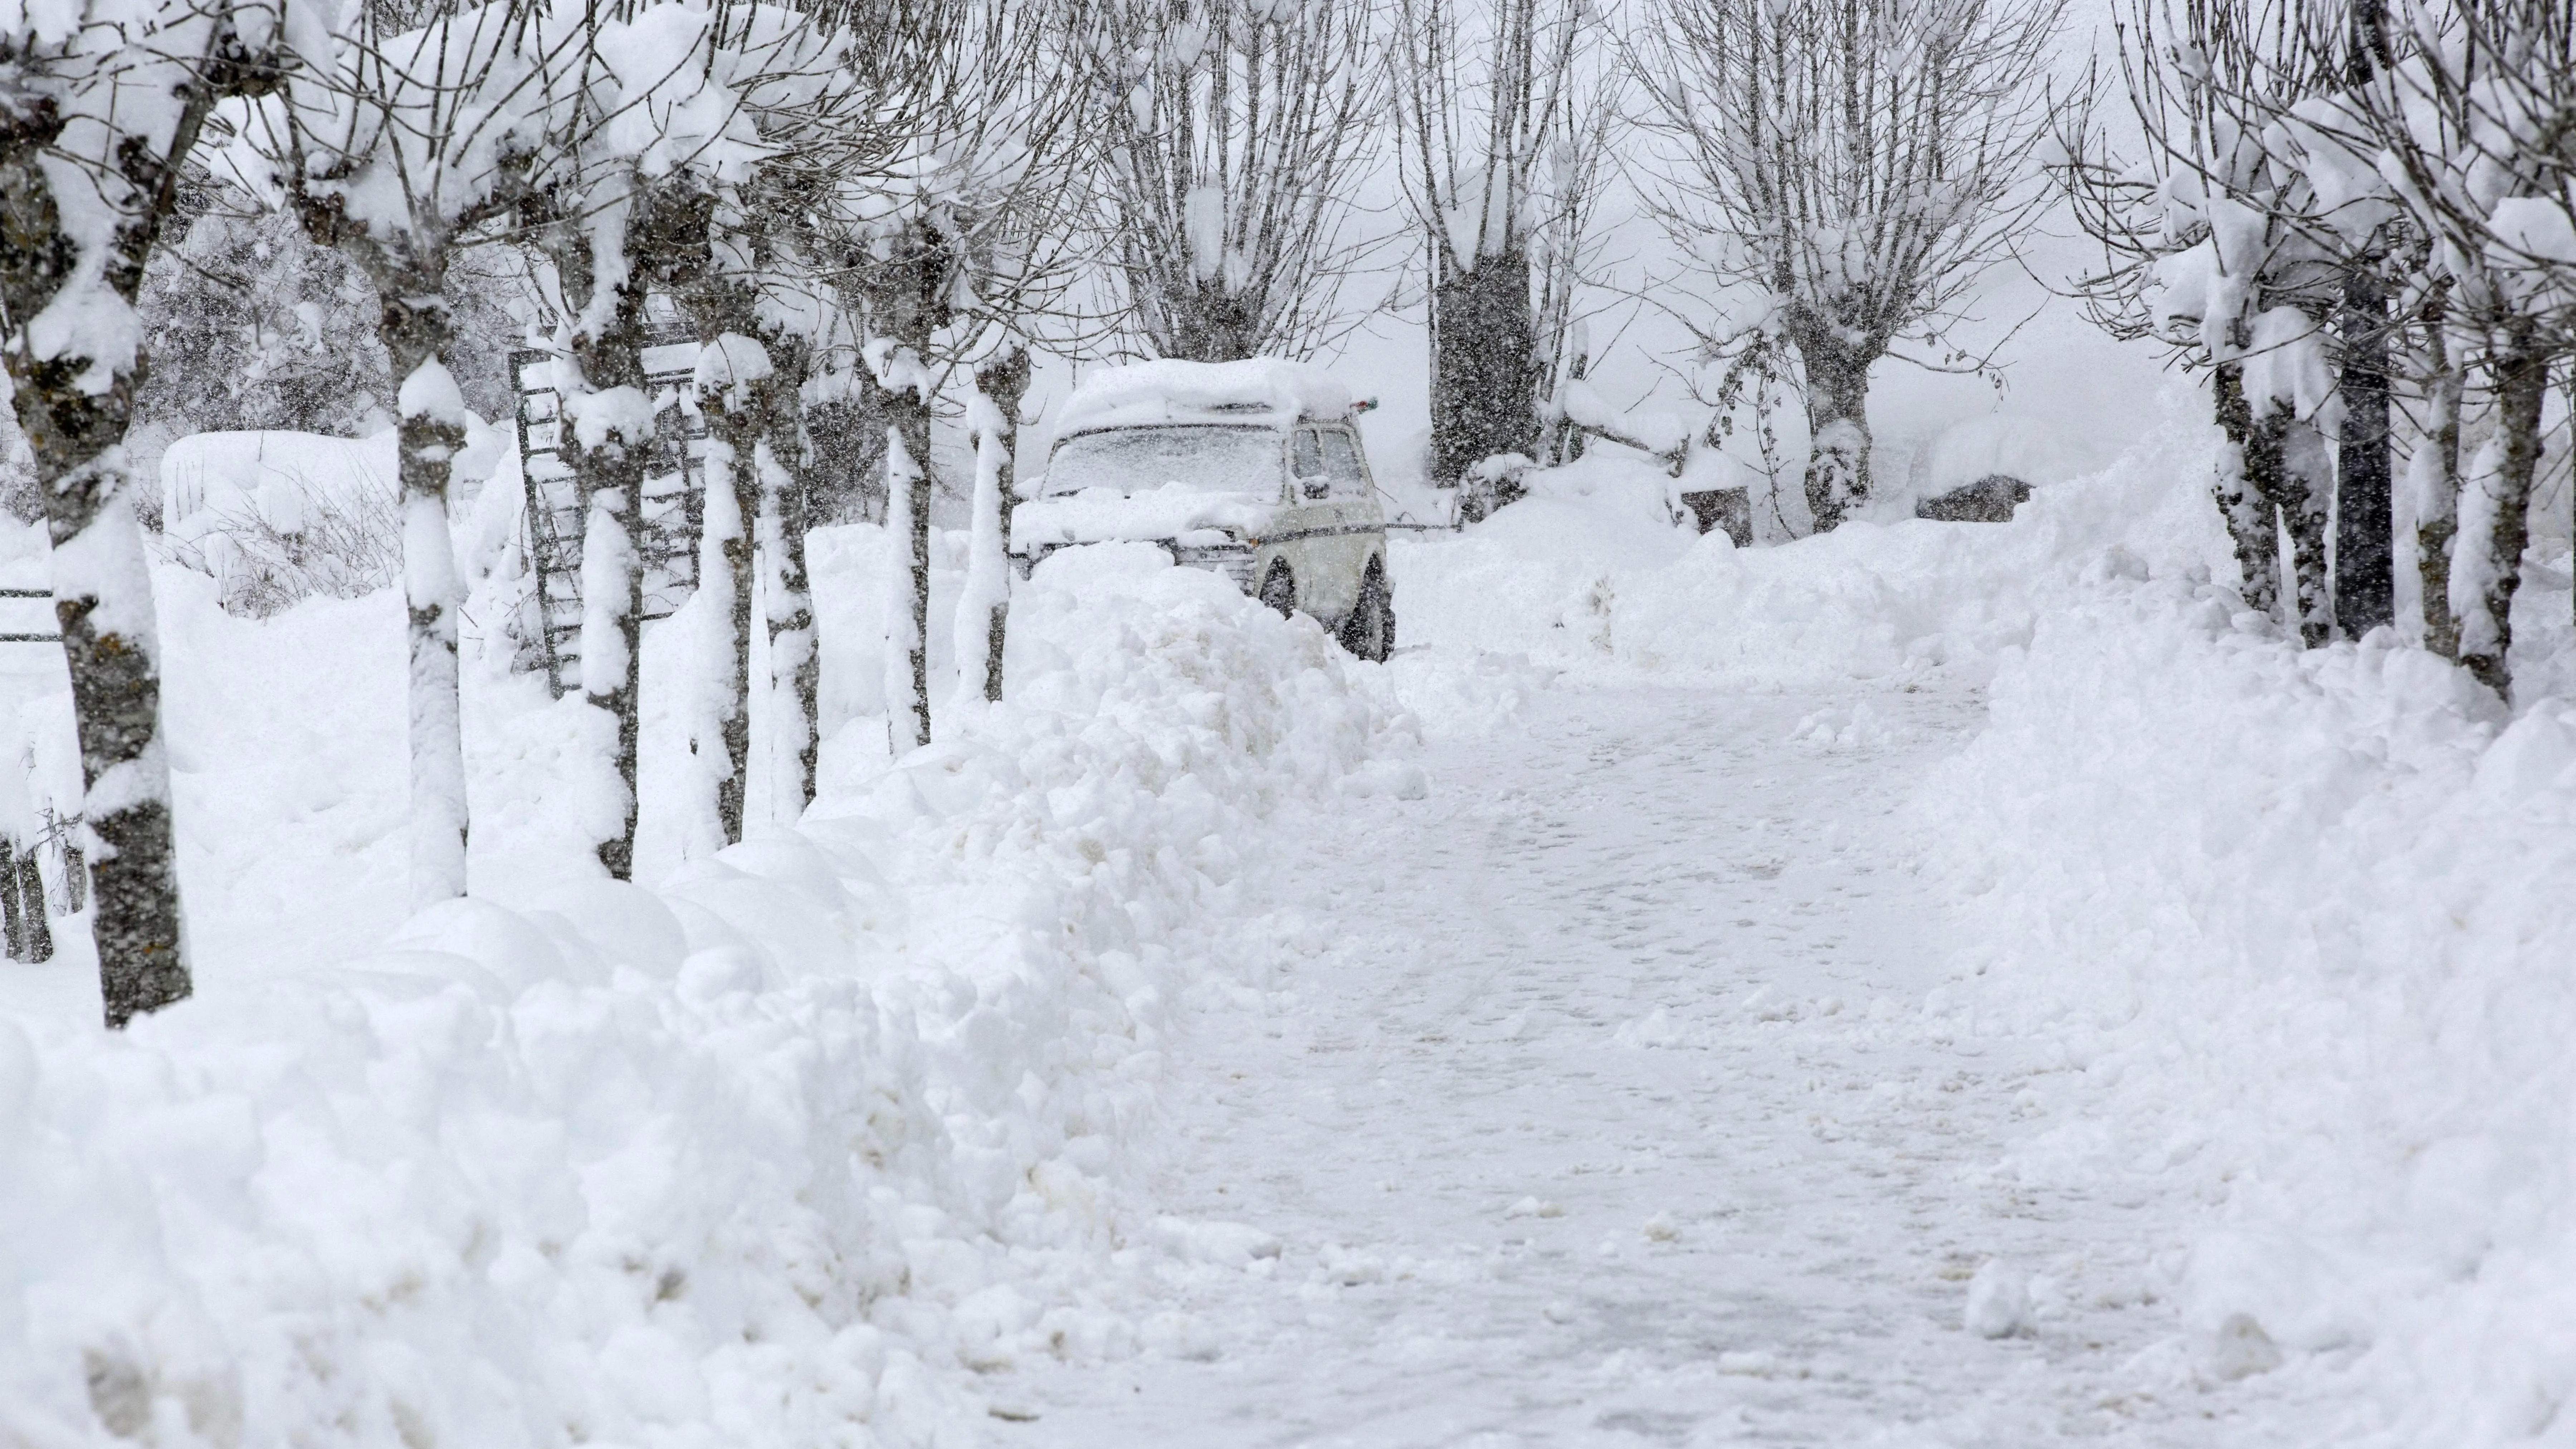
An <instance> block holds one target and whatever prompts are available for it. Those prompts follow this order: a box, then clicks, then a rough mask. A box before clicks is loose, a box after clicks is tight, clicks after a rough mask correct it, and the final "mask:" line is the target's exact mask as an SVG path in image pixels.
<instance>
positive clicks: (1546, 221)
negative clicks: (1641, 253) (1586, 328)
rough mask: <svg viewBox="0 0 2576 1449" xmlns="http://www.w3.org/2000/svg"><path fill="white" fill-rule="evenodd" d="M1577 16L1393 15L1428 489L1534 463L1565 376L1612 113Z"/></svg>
mask: <svg viewBox="0 0 2576 1449" xmlns="http://www.w3.org/2000/svg"><path fill="white" fill-rule="evenodd" d="M1599 31H1600V26H1599V17H1598V15H1597V13H1596V12H1595V10H1594V7H1593V5H1592V4H1591V3H1590V0H1498V3H1496V4H1494V5H1492V6H1491V7H1477V6H1472V5H1468V4H1464V3H1462V0H1396V7H1395V36H1394V45H1393V46H1392V47H1391V58H1392V59H1393V61H1394V63H1395V64H1394V70H1395V97H1394V98H1395V115H1396V123H1397V128H1398V132H1399V136H1400V144H1399V145H1398V147H1397V154H1398V160H1399V172H1400V175H1401V177H1402V180H1403V184H1404V190H1405V197H1406V200H1407V202H1408V203H1409V205H1410V207H1411V209H1412V212H1413V218H1414V224H1415V226H1416V227H1417V228H1418V230H1419V231H1420V233H1421V236H1422V238H1423V255H1424V261H1425V265H1426V267H1427V270H1428V282H1429V286H1428V301H1429V312H1430V322H1431V458H1430V473H1431V481H1432V482H1433V483H1434V484H1436V485H1438V486H1442V487H1449V486H1454V485H1455V484H1457V483H1458V481H1459V480H1460V479H1461V478H1462V477H1464V476H1465V475H1466V473H1467V471H1468V470H1469V469H1470V468H1472V467H1474V466H1475V465H1476V464H1477V463H1478V462H1479V461H1481V460H1483V459H1485V458H1488V457H1492V456H1494V455H1497V454H1508V453H1520V454H1525V455H1536V454H1539V453H1541V452H1543V451H1545V449H1544V447H1543V446H1542V443H1541V439H1540V424H1541V412H1542V402H1543V401H1544V400H1545V399H1546V398H1549V397H1551V396H1553V395H1554V393H1555V391H1556V388H1557V383H1558V381H1559V379H1560V376H1561V375H1562V373H1564V372H1565V371H1567V370H1570V369H1571V368H1572V367H1573V366H1574V358H1573V355H1572V353H1573V349H1571V348H1570V345H1569V344H1570V337H1569V333H1570V332H1571V330H1572V320H1573V318H1572V314H1573V306H1574V299H1573V292H1574V284H1575V283H1576V281H1577V280H1578V278H1577V263H1578V258H1579V255H1580V251H1581V247H1582V242H1583V232H1584V227H1585V224H1586V222H1587V221H1588V220H1589V217H1590V212H1591V208H1592V205H1593V204H1594V202H1595V201H1596V200H1597V199H1598V195H1599V187H1598V184H1597V183H1598V180H1599V177H1600V173H1601V170H1602V162H1603V158H1604V156H1605V154H1606V152H1607V150H1608V139H1609V125H1610V122H1611V120H1612V118H1613V117H1614V116H1615V115H1616V111H1617V95H1616V81H1617V72H1616V70H1615V69H1612V70H1611V72H1610V74H1608V75H1602V74H1600V73H1599V72H1600V71H1601V70H1602V69H1604V68H1603V67H1598V66H1590V65H1588V62H1589V61H1590V59H1591V57H1590V56H1589V54H1588V51H1587V47H1586V45H1585V43H1584V42H1585V41H1586V40H1587V38H1589V37H1591V36H1594V35H1597V34H1598V33H1599Z"/></svg>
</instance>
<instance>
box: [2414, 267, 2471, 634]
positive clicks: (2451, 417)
mask: <svg viewBox="0 0 2576 1449" xmlns="http://www.w3.org/2000/svg"><path fill="white" fill-rule="evenodd" d="M2449 300H2450V299H2449V290H2448V288H2447V287H2442V286H2437V287H2435V288H2434V289H2433V294H2432V296H2431V297H2430V298H2428V299H2427V300H2426V303H2425V307H2424V337H2425V360H2426V362H2427V363H2428V364H2429V366H2428V368H2427V372H2428V374H2429V376H2430V379H2431V381H2430V386H2429V388H2428V389H2427V391H2428V393H2429V396H2428V397H2427V399H2426V405H2427V409H2428V411H2429V412H2430V413H2431V415H2432V421H2431V426H2430V427H2429V428H2428V429H2427V432H2426V436H2425V438H2424V440H2423V441H2422V442H2420V443H2418V444H2417V445H2416V446H2418V447H2419V448H2425V449H2429V450H2430V452H2431V456H2430V458H2429V459H2427V460H2423V461H2419V462H2418V463H2416V464H2415V465H2414V468H2413V470H2411V471H2414V472H2415V473H2416V474H2417V478H2418V487H2417V498H2416V508H2417V510H2418V517H2417V518H2416V520H2415V572H2416V577H2417V578H2418V579H2419V580H2420V582H2421V585H2422V589H2423V595H2424V647H2425V648H2427V649H2429V650H2431V651H2433V652H2434V653H2435V654H2438V655H2440V656H2442V657H2443V658H2445V659H2457V658H2459V657H2460V620H2459V616H2458V615H2456V614H2453V613H2452V612H2451V550H2452V549H2453V548H2454V547H2456V546H2457V545H2456V539H2457V537H2458V535H2459V532H2460V401H2461V393H2462V391H2463V382H2464V379H2463V378H2462V377H2461V375H2460V367H2459V364H2458V363H2457V362H2456V361H2454V360H2453V359H2452V356H2451V345H2450V335H2449V333H2448V332H2447V331H2446V330H2445V328H2446V327H2447V325H2448V321H2449V319H2448V316H2447V312H2448V307H2447V303H2448V302H2449ZM2428 474H2429V476H2427V475H2428Z"/></svg>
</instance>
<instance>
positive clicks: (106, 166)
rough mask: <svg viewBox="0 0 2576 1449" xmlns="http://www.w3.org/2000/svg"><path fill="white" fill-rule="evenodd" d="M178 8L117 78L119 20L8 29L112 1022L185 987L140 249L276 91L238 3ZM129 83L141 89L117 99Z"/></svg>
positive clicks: (9, 259) (38, 440) (3, 281)
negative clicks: (137, 305) (239, 104)
mask: <svg viewBox="0 0 2576 1449" xmlns="http://www.w3.org/2000/svg"><path fill="white" fill-rule="evenodd" d="M165 18H166V19H168V20H169V21H171V22H172V24H171V25H170V26H169V27H167V28H165V29H163V30H162V31H161V33H160V34H158V35H157V36H156V43H157V48H156V50H155V51H153V52H150V53H149V54H148V57H145V58H138V61H137V63H136V64H135V65H134V66H133V67H132V68H131V71H130V73H126V74H122V75H110V74H109V73H108V63H107V61H105V60H103V59H102V58H101V57H100V56H98V55H95V54H91V53H87V52H85V51H83V50H81V49H80V48H81V47H85V46H88V45H90V44H93V43H95V42H96V41H97V39H98V38H99V37H102V36H103V37H107V38H109V39H110V40H112V38H113V36H114V34H115V31H114V29H113V28H110V27H95V28H91V27H79V26H73V27H69V29H70V30H71V31H72V39H71V40H70V41H68V42H66V43H65V44H66V47H67V48H66V49H65V50H63V51H62V52H61V53H54V52H53V50H52V48H51V46H50V45H49V44H48V43H46V42H40V41H39V40H38V39H37V38H36V37H35V36H34V35H32V34H23V35H22V34H18V33H11V34H9V35H7V36H6V37H5V38H0V316H5V325H6V328H7V334H8V335H7V336H6V338H5V339H0V353H5V354H6V358H7V366H8V369H9V379H10V383H11V388H12V397H13V401H14V406H15V409H16V413H17V418H18V425H19V427H20V428H21V429H22V430H23V431H24V432H25V434H26V437H27V442H28V445H29V447H30V448H31V450H32V451H33V453H34V455H35V462H36V481H37V485H38V492H39V493H40V494H41V495H42V496H43V498H44V501H45V515H46V517H45V521H46V528H47V533H48V534H49V536H50V537H51V539H52V542H53V550H54V554H53V571H54V615H55V618H56V619H57V620H58V621H59V623H60V626H61V629H62V635H63V654H64V659H65V662H66V664H67V665H68V666H69V668H70V673H71V682H72V707H73V713H74V715H75V717H76V721H77V728H78V734H79V741H80V752H81V773H82V778H83V780H84V782H85V784H86V787H87V793H86V795H85V797H84V803H83V807H82V812H83V818H84V820H85V821H86V824H87V828H88V830H89V833H90V835H91V836H92V838H93V839H94V840H95V842H96V844H95V845H94V846H93V847H92V849H91V850H90V852H89V854H90V859H91V861H92V862H93V869H94V885H95V896H94V899H95V901H96V903H97V912H96V915H95V916H94V917H93V918H92V923H91V931H92V934H93V935H94V937H95V938H96V941H97V946H98V967H99V993H100V996H101V998H102V1001H103V1004H104V1007H105V1016H106V1020H107V1024H108V1025H109V1026H111V1027H116V1026H123V1025H124V1024H125V1023H126V1022H127V1021H129V1020H131V1019H132V1018H133V1016H134V1015H135V1013H137V1012H145V1011H152V1010H156V1009H158V1008H160V1007H163V1006H167V1005H169V1004H170V1003H172V1002H174V1001H178V1000H180V999H182V998H184V997H185V996H187V995H188V993H189V990H190V981H189V976H188V964H187V959H186V951H185V942H184V936H183V933H182V929H181V919H182V918H181V914H180V907H179V879H178V871H177V863H176V859H175V849H174V845H173V840H172V835H171V817H170V772H169V762H168V755H167V751H166V750H165V748H164V746H163V745H162V742H161V669H160V657H159V648H160V646H159V640H158V638H157V631H156V629H155V627H154V621H153V606H152V581H151V574H150V572H149V570H148V568H147V566H146V563H145V558H144V553H143V538H142V533H141V530H140V528H139V527H138V525H137V524H136V521H135V516H134V508H133V500H132V496H131V495H132V488H133V480H132V478H131V477H130V476H129V472H128V464H127V459H126V453H125V446H124V444H125V431H126V427H127V425H128V424H129V423H130V422H131V421H132V418H133V404H134V394H135V390H136V388H137V387H138V386H139V385H140V383H141V380H142V375H143V367H144V363H143V359H142V358H141V357H140V356H138V355H137V354H136V352H135V350H134V347H133V342H132V338H131V336H130V333H129V331H128V327H129V325H130V322H131V319H132V315H133V314H132V307H133V303H134V299H135V296H136V295H137V293H138V292H139V291H140V290H141V287H142V283H143V274H144V263H145V261H146V260H147V257H148V254H149V253H150V251H151V248H152V244H153V241H154V240H155V238H156V237H157V236H158V235H159V233H160V230H161V224H162V222H163V220H164V219H165V218H167V217H168V216H169V215H170V214H171V211H172V210H173V208H174V206H175V204H176V201H177V197H178V185H179V171H180V167H181V166H182V165H183V164H184V163H185V162H186V160H187V158H188V154H189V152H190V151H191V150H193V149H194V147H195V145H196V142H197V139H198V135H199V133H200V131H201V130H202V128H203V126H204V124H205V120H206V117H207V116H208V115H209V114H210V113H211V112H212V111H213V109H214V106H215V104H216V102H217V101H218V100H219V99H220V98H222V97H223V96H225V95H228V94H230V95H239V94H254V93H258V92H261V91H264V90H266V89H268V88H270V87H271V86H273V85H274V84H275V80H276V74H277V71H276V65H275V61H274V57H271V56H267V55H265V54H263V53H258V52H256V51H254V50H253V49H251V48H250V47H248V46H246V45H245V44H244V41H243V38H242V36H241V35H240V34H239V32H237V31H236V29H235V27H234V23H233V17H232V16H231V14H230V12H229V11H226V10H223V9H220V8H213V7H210V8H207V9H204V10H199V11H192V12H186V13H184V14H183V13H180V12H175V11H174V12H173V13H172V15H171V16H169V17H165ZM196 26H203V27H204V29H203V30H201V31H200V32H199V33H198V36H197V37H196V38H197V39H199V40H201V41H202V44H203V49H202V51H201V52H199V53H200V54H201V55H202V57H203V59H202V60H200V61H198V62H197V63H195V64H193V65H187V66H182V65H177V64H172V63H170V62H169V60H168V59H167V57H169V56H177V55H183V54H185V51H184V49H183V47H185V45H186V43H187V42H188V41H189V40H190V39H191V37H190V35H189V34H188V31H189V28H190V27H196ZM11 29H12V31H13V32H14V31H15V30H16V27H15V26H12V27H11ZM156 69H158V70H159V71H160V72H161V73H160V74H158V75H155V74H153V72H154V71H155V70H156ZM121 82H122V83H126V84H131V85H133V86H135V87H136V90H135V94H134V95H133V96H131V97H130V98H127V99H126V102H125V105H124V108H123V110H122V111H120V109H119V105H118V99H119V96H120V94H121V92H120V91H119V85H120V83H121ZM74 153H77V154H74ZM84 162H86V163H88V164H89V165H90V166H92V167H95V169H94V170H88V169H85V167H84ZM57 188H68V189H65V190H60V191H58V190H57Z"/></svg>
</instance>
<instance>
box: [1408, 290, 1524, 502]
mask: <svg viewBox="0 0 2576 1449" xmlns="http://www.w3.org/2000/svg"><path fill="white" fill-rule="evenodd" d="M1434 244H1435V245H1438V244H1439V243H1437V242H1435V243H1434ZM1431 305H1432V307H1433V309H1434V310H1435V311H1436V312H1437V313H1438V314H1439V315H1438V318H1437V320H1436V323H1435V326H1434V328H1433V333H1432V336H1433V338H1434V342H1433V354H1434V355H1433V357H1432V359H1431V367H1432V378H1431V481H1432V482H1433V484H1434V485H1436V486H1438V487H1443V488H1448V487H1455V486H1456V485H1457V483H1458V480H1459V479H1461V478H1463V477H1465V476H1466V474H1467V471H1468V470H1469V469H1471V468H1473V467H1475V466H1476V464H1478V463H1480V462H1482V461H1483V460H1485V459H1487V458H1490V457H1492V456H1494V455H1495V454H1497V453H1520V454H1524V455H1533V456H1534V455H1535V454H1536V453H1537V452H1538V447H1539V436H1538V434H1539V426H1538V393H1537V388H1538V380H1537V377H1536V374H1535V370H1534V368H1533V366H1532V359H1533V358H1534V357H1535V356H1536V354H1537V350H1538V332H1537V318H1536V315H1535V314H1534V313H1533V312H1532V311H1531V308H1530V265H1529V254H1528V253H1527V252H1526V251H1523V250H1522V249H1521V248H1519V247H1517V246H1515V247H1511V248H1509V249H1507V250H1505V251H1502V252H1500V253H1497V254H1493V255H1489V256H1481V257H1478V258H1477V259H1476V268H1475V270H1474V271H1469V272H1462V271H1459V270H1457V269H1456V268H1455V266H1454V265H1451V266H1445V267H1444V268H1443V269H1442V275H1441V278H1440V282H1439V284H1438V286H1437V287H1436V288H1435V289H1434V292H1433V295H1432V304H1431Z"/></svg>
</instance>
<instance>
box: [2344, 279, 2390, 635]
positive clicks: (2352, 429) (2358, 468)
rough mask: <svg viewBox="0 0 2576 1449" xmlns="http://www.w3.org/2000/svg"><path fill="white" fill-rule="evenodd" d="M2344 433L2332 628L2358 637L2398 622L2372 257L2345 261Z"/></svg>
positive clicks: (2383, 309)
mask: <svg viewBox="0 0 2576 1449" xmlns="http://www.w3.org/2000/svg"><path fill="white" fill-rule="evenodd" d="M2338 324H2339V326H2340V329H2341V331H2342V333H2343V371H2342V373H2341V375H2340V376H2339V377H2338V379H2337V381H2336V388H2337V390H2338V391H2339V392H2340V393H2341V395H2342V397H2343V436H2342V437H2341V438H2340V439H2339V440H2338V448H2337V452H2338V454H2339V458H2338V464H2339V466H2338V467H2337V468H2336V470H2335V472H2336V478H2335V571H2334V572H2335V577H2334V612H2335V624H2336V626H2337V627H2338V628H2340V629H2342V630H2343V633H2344V637H2345V638H2347V639H2358V638H2360V637H2361V636H2362V635H2364V634H2367V633H2369V632H2370V631H2371V630H2373V629H2376V628H2378V627H2379V626H2380V625H2382V624H2393V623H2395V622H2396V621H2397V583H2396V574H2395V570H2396V546H2397V524H2396V519H2395V515H2394V512H2393V510H2392V508H2391V504H2390V494H2389V482H2390V476H2389V473H2390V470H2389V456H2388V294H2387V286H2386V284H2385V283H2384V282H2383V281H2382V280H2381V278H2380V275H2379V269H2378V266H2377V264H2376V259H2375V258H2370V257H2361V258H2356V259H2354V260H2353V261H2351V262H2349V263H2347V264H2346V266H2345V269H2344V275H2343V307H2342V310H2341V311H2340V313H2339V314H2338Z"/></svg>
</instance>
